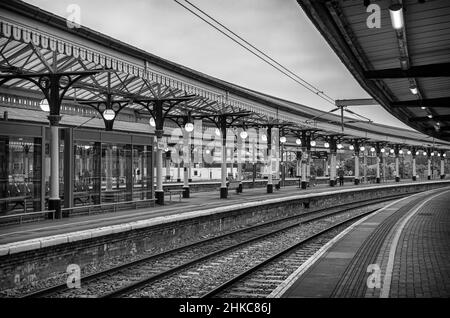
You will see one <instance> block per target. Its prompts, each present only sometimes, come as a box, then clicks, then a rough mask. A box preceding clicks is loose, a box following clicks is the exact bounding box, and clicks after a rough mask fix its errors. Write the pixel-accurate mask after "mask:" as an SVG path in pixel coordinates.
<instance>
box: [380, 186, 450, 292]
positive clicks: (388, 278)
mask: <svg viewBox="0 0 450 318" xmlns="http://www.w3.org/2000/svg"><path fill="white" fill-rule="evenodd" d="M447 192H450V190H447V191H444V192H441V193H437V194H435V195H433V196H432V197H430V198H428V199H426V200H425V201H424V202H422V203H421V204H420V205H419V206H417V207H416V208H414V209H413V210H411V211H410V212H409V213H408V216H407V217H406V218H405V219H404V220H403V221H402V223H401V224H400V225H399V226H398V227H397V229H396V230H395V236H394V239H393V240H392V242H391V246H390V248H389V258H388V263H387V266H386V273H385V274H384V279H383V287H382V289H381V293H380V298H388V297H389V293H390V290H391V282H392V271H393V269H394V259H395V254H396V253H397V247H398V241H399V240H400V236H401V234H402V232H403V230H404V228H405V226H406V224H407V223H408V222H409V220H410V219H411V218H412V217H413V216H414V215H415V214H416V213H417V212H418V211H419V210H420V209H421V208H422V207H423V206H424V205H425V204H427V203H428V202H430V201H431V200H433V199H434V198H436V197H438V196H441V195H443V194H445V193H447Z"/></svg>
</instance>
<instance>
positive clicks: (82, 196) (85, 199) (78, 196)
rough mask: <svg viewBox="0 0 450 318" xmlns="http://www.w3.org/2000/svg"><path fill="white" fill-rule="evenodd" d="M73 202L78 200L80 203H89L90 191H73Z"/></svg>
mask: <svg viewBox="0 0 450 318" xmlns="http://www.w3.org/2000/svg"><path fill="white" fill-rule="evenodd" d="M73 200H74V202H76V201H79V202H80V203H81V204H86V203H90V201H91V193H90V192H87V191H86V192H74V193H73Z"/></svg>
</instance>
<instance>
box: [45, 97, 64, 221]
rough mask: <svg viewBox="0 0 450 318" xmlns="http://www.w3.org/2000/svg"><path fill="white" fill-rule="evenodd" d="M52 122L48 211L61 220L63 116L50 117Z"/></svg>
mask: <svg viewBox="0 0 450 318" xmlns="http://www.w3.org/2000/svg"><path fill="white" fill-rule="evenodd" d="M58 98H59V97H58ZM48 120H49V121H50V197H49V199H48V209H49V210H55V218H57V219H59V218H61V199H60V197H59V122H60V120H61V116H59V115H49V116H48Z"/></svg>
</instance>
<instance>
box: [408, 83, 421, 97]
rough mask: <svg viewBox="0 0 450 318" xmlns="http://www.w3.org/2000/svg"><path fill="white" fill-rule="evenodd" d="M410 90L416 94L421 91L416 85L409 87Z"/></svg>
mask: <svg viewBox="0 0 450 318" xmlns="http://www.w3.org/2000/svg"><path fill="white" fill-rule="evenodd" d="M409 90H410V91H411V93H413V94H414V95H417V94H418V93H419V90H418V89H417V86H416V85H411V86H410V87H409Z"/></svg>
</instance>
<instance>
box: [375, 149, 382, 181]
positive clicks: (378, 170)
mask: <svg viewBox="0 0 450 318" xmlns="http://www.w3.org/2000/svg"><path fill="white" fill-rule="evenodd" d="M380 162H381V159H380V156H379V155H377V180H376V181H377V183H380V182H381V180H380Z"/></svg>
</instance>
